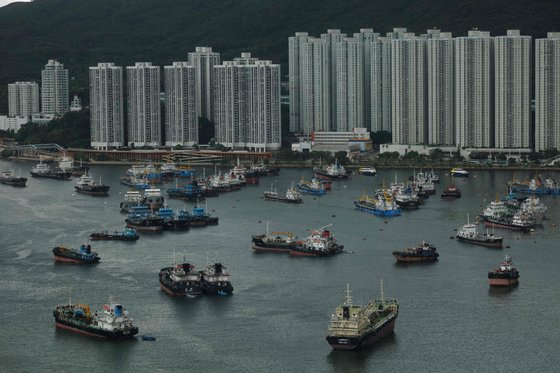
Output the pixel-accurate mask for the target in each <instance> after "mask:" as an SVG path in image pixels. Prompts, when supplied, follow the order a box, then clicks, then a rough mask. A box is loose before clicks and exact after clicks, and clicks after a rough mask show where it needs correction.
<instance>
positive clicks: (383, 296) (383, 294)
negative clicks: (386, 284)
mask: <svg viewBox="0 0 560 373" xmlns="http://www.w3.org/2000/svg"><path fill="white" fill-rule="evenodd" d="M381 303H385V290H384V289H383V277H381Z"/></svg>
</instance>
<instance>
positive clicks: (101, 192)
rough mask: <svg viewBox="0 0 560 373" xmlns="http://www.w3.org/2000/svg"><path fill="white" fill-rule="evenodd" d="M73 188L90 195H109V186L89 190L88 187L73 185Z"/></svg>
mask: <svg viewBox="0 0 560 373" xmlns="http://www.w3.org/2000/svg"><path fill="white" fill-rule="evenodd" d="M75 189H76V192H77V193H82V194H89V195H90V196H97V197H105V196H108V195H109V188H107V189H105V188H101V189H94V190H89V189H81V188H78V187H75Z"/></svg>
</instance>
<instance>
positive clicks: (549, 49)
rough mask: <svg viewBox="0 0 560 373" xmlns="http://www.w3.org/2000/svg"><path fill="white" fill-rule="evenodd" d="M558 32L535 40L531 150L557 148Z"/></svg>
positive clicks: (559, 121)
mask: <svg viewBox="0 0 560 373" xmlns="http://www.w3.org/2000/svg"><path fill="white" fill-rule="evenodd" d="M559 98H560V32H549V33H548V35H547V37H546V38H543V39H537V40H536V41H535V151H543V150H551V149H556V150H559V149H560V99H559Z"/></svg>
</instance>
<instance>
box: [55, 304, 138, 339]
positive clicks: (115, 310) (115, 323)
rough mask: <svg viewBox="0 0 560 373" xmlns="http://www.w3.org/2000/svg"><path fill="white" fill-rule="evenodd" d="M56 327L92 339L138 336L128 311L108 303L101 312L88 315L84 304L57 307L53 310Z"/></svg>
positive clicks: (88, 311)
mask: <svg viewBox="0 0 560 373" xmlns="http://www.w3.org/2000/svg"><path fill="white" fill-rule="evenodd" d="M53 316H54V319H55V321H56V324H55V325H56V327H57V328H60V329H66V330H70V331H72V332H75V333H79V334H85V335H89V336H92V337H101V338H110V339H120V338H130V337H133V336H135V335H136V334H138V328H137V327H136V326H134V325H132V319H131V318H129V317H128V311H127V310H126V308H124V307H123V306H122V305H120V304H118V303H113V302H109V304H105V305H104V306H103V309H102V310H98V311H95V313H94V314H91V313H90V308H89V306H88V305H85V304H71V302H68V304H64V305H58V306H56V307H55V308H54V310H53Z"/></svg>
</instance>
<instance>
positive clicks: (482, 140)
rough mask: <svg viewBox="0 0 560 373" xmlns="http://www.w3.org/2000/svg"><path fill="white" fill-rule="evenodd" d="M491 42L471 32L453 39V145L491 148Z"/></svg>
mask: <svg viewBox="0 0 560 373" xmlns="http://www.w3.org/2000/svg"><path fill="white" fill-rule="evenodd" d="M493 47H494V39H493V38H492V37H491V36H490V33H489V32H486V31H478V30H472V31H469V33H468V36H462V37H458V38H456V39H455V126H456V130H455V138H456V140H455V143H456V145H457V146H461V147H464V146H466V147H475V148H491V147H494V76H493V71H494V48H493Z"/></svg>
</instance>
